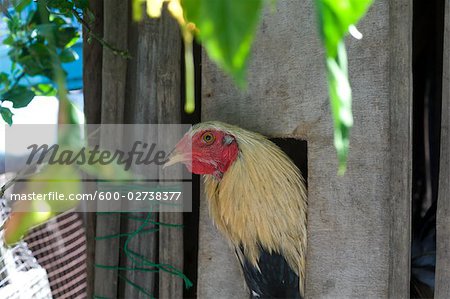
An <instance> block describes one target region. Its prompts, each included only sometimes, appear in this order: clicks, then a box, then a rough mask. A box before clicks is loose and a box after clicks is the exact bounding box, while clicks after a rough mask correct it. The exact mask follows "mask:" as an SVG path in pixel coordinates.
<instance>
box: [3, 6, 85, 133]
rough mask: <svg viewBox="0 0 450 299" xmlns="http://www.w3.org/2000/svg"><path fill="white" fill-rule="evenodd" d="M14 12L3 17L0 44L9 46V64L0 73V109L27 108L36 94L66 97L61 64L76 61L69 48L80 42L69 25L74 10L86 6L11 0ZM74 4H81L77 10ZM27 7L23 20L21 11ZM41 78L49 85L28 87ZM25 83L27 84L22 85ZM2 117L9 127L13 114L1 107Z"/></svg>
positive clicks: (74, 54) (73, 28) (77, 35)
mask: <svg viewBox="0 0 450 299" xmlns="http://www.w3.org/2000/svg"><path fill="white" fill-rule="evenodd" d="M12 3H13V5H15V6H14V8H15V9H14V10H13V11H12V12H11V13H7V14H5V16H6V23H7V28H8V32H7V34H6V37H5V39H4V41H3V44H5V45H7V46H8V47H9V51H8V56H9V58H10V60H11V62H12V65H11V72H10V74H6V73H2V74H0V88H1V89H0V107H2V104H3V102H5V101H9V102H12V104H13V108H23V107H26V106H27V105H28V104H29V103H30V102H31V100H32V99H33V98H34V96H35V95H56V89H55V87H54V86H58V92H59V94H58V97H59V98H60V99H61V98H65V97H66V95H67V90H66V88H65V80H66V74H65V72H64V70H63V69H62V65H61V64H62V63H67V62H72V61H74V60H76V59H78V56H77V55H76V53H75V52H74V51H73V50H72V49H71V47H72V46H73V45H74V44H75V42H76V41H77V40H78V39H79V33H78V31H77V28H76V27H74V26H72V20H73V19H74V17H73V15H72V13H73V10H76V9H79V8H83V7H87V3H88V2H87V1H65V0H64V1H63V0H40V1H38V2H37V3H32V1H30V0H21V1H13V2H12ZM76 5H80V6H79V7H77V6H76ZM27 6H28V7H29V8H30V10H29V12H28V15H27V16H26V17H24V16H23V15H22V14H23V10H24V8H25V7H27ZM35 76H42V77H45V78H46V81H47V82H48V83H43V82H40V83H37V84H34V85H31V86H29V82H30V80H29V79H30V78H31V77H35ZM24 83H28V84H24ZM1 112H2V113H1V116H2V118H3V120H5V121H6V122H7V123H8V124H10V125H11V124H12V113H11V111H10V110H9V109H7V108H5V107H2V110H1Z"/></svg>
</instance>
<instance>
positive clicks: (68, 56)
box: [59, 49, 79, 63]
mask: <svg viewBox="0 0 450 299" xmlns="http://www.w3.org/2000/svg"><path fill="white" fill-rule="evenodd" d="M78 58H79V57H78V54H77V52H75V51H74V50H72V49H64V50H62V51H61V53H60V54H59V60H60V61H61V62H62V63H68V62H73V61H75V60H78Z"/></svg>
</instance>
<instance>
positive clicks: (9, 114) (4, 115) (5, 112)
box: [0, 107, 14, 126]
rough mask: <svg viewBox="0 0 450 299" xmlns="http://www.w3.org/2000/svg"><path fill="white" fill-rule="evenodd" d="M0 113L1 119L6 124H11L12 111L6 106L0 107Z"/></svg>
mask: <svg viewBox="0 0 450 299" xmlns="http://www.w3.org/2000/svg"><path fill="white" fill-rule="evenodd" d="M0 114H1V115H2V118H3V120H4V121H5V122H6V123H7V124H8V125H10V126H11V125H12V117H13V115H14V114H13V113H12V112H11V110H9V109H8V108H5V107H0Z"/></svg>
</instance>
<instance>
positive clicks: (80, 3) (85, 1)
mask: <svg viewBox="0 0 450 299" xmlns="http://www.w3.org/2000/svg"><path fill="white" fill-rule="evenodd" d="M73 4H74V5H75V7H76V8H78V9H81V10H85V9H87V8H89V0H74V1H73Z"/></svg>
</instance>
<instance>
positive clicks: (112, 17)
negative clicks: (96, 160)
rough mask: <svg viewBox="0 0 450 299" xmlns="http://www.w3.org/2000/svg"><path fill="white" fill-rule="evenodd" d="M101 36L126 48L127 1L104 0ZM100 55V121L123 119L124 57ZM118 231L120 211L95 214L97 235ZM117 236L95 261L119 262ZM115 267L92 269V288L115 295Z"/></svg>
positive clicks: (100, 247) (99, 247) (98, 247)
mask: <svg viewBox="0 0 450 299" xmlns="http://www.w3.org/2000/svg"><path fill="white" fill-rule="evenodd" d="M103 4H104V5H103V12H104V23H103V24H104V26H103V33H104V35H103V37H104V39H105V40H106V41H107V42H108V43H110V44H111V45H113V46H114V47H116V48H119V49H126V48H127V46H128V45H127V41H128V39H127V24H128V2H127V1H120V0H109V1H105V2H104V3H103ZM102 56H103V59H102V104H101V123H103V124H114V123H123V119H124V117H123V116H124V102H125V82H126V81H125V79H126V71H127V61H126V60H125V59H124V58H123V57H119V56H117V55H114V53H113V52H112V51H111V50H110V49H107V48H103V55H102ZM114 142H120V138H119V140H102V139H101V143H100V144H101V146H102V147H103V148H110V147H111V146H113V144H111V143H114ZM118 232H120V216H119V215H103V216H102V217H98V218H97V227H96V235H97V236H105V235H114V234H117V233H118ZM119 241H120V240H119V239H117V238H114V239H108V240H102V241H101V242H96V244H95V263H96V264H99V265H108V266H118V265H119V250H120V248H119V246H120V242H119ZM117 274H118V273H117V271H116V270H109V269H108V270H106V269H102V268H96V269H95V287H94V292H95V295H97V296H102V297H107V298H116V297H117V283H118V278H117Z"/></svg>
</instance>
